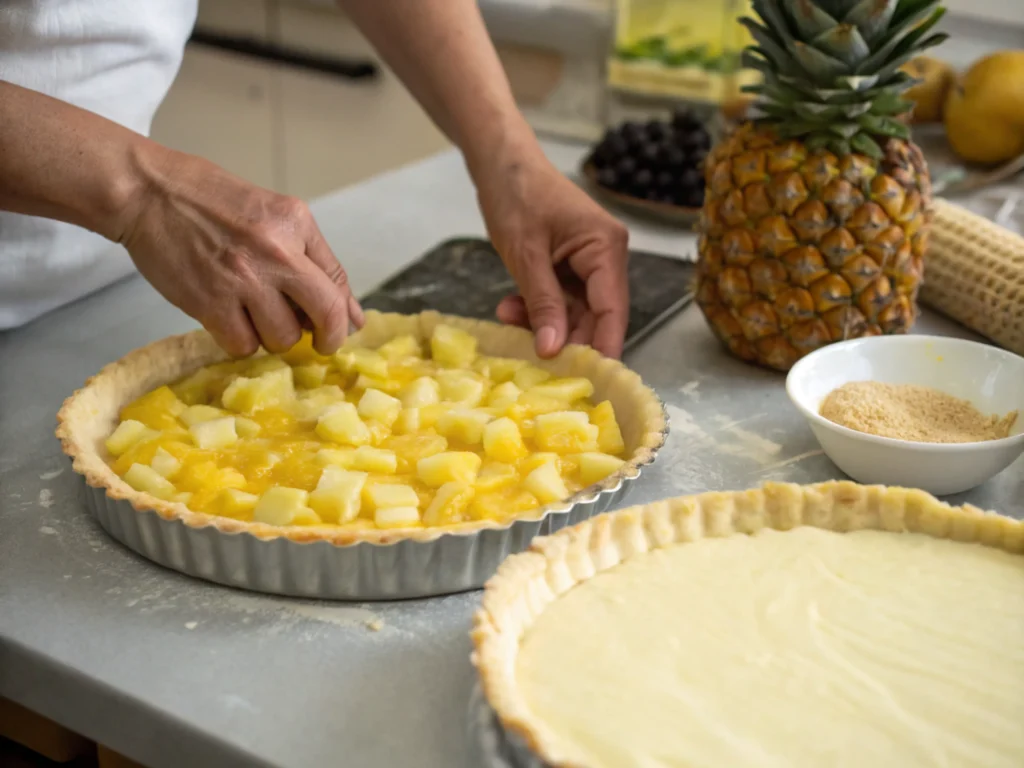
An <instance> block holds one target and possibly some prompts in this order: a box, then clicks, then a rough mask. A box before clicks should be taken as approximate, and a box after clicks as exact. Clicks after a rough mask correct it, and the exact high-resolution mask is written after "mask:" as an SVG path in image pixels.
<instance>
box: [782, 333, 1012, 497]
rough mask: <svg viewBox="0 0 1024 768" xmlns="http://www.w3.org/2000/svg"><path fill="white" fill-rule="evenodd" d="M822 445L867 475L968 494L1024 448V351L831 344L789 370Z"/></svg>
mask: <svg viewBox="0 0 1024 768" xmlns="http://www.w3.org/2000/svg"><path fill="white" fill-rule="evenodd" d="M786 390H787V393H788V394H789V397H790V400H792V402H793V404H794V405H795V406H796V407H797V409H798V410H799V411H800V412H801V413H802V414H803V415H804V417H805V418H806V419H807V423H808V425H809V426H810V428H811V431H812V432H813V433H814V435H815V437H816V438H817V439H818V442H819V443H820V444H821V447H822V449H823V450H824V452H825V453H826V455H827V456H828V457H829V458H830V459H832V461H833V462H834V463H835V464H836V465H837V466H838V467H839V469H841V470H842V471H843V472H845V473H846V474H847V475H849V476H850V477H852V478H854V479H855V480H857V481H859V482H861V483H868V484H873V483H880V484H885V485H896V486H905V487H911V488H921V489H923V490H926V491H928V492H930V493H933V494H938V495H945V494H951V493H959V492H961V491H965V490H968V489H969V488H973V487H974V486H976V485H979V484H981V483H983V482H985V481H987V480H989V479H990V478H992V477H993V476H995V475H996V474H998V473H999V472H1001V471H1002V470H1004V469H1006V467H1008V466H1009V465H1010V464H1012V463H1013V462H1014V461H1015V460H1016V459H1017V458H1018V457H1019V456H1020V455H1021V454H1022V453H1024V424H1022V421H1024V420H1022V419H1020V418H1019V417H1018V413H1019V412H1021V411H1024V358H1022V357H1020V356H1018V355H1015V354H1013V353H1011V352H1007V351H1005V350H1002V349H999V348H997V347H993V346H990V345H988V344H981V343H978V342H973V341H966V340H964V339H954V338H947V337H942V336H916V335H910V336H876V337H870V338H864V339H856V340H853V341H847V342H841V343H839V344H832V345H830V346H827V347H823V348H822V349H819V350H817V351H815V352H813V353H811V354H810V355H807V356H806V357H805V358H803V359H802V360H800V361H799V362H798V363H797V364H796V365H795V366H793V368H792V370H790V372H789V375H788V377H787V379H786Z"/></svg>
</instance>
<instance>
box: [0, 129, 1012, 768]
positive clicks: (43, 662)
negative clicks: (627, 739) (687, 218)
mask: <svg viewBox="0 0 1024 768" xmlns="http://www.w3.org/2000/svg"><path fill="white" fill-rule="evenodd" d="M547 148H548V151H549V154H550V155H551V157H552V158H553V160H554V161H555V162H556V164H557V165H559V166H560V167H561V168H563V169H565V170H569V169H571V168H573V167H574V166H575V164H576V162H577V161H578V159H579V156H580V150H579V149H577V148H574V147H569V146H565V145H558V144H548V146H547ZM314 211H315V213H316V215H317V218H318V220H319V222H320V224H321V227H322V229H323V231H324V234H325V235H326V237H327V239H328V242H330V243H331V245H332V246H333V248H334V250H335V252H336V253H337V255H338V256H339V257H340V258H341V259H342V261H343V262H344V263H345V264H346V265H347V266H348V268H349V271H350V275H351V278H352V282H353V284H354V286H355V289H356V291H357V292H358V293H363V292H365V291H366V290H368V289H370V288H372V287H373V286H374V285H376V284H377V283H379V282H380V281H381V280H382V279H383V278H385V277H386V276H387V275H389V274H390V273H392V272H394V271H395V270H396V269H398V268H400V267H401V266H402V265H404V264H405V263H406V262H408V261H410V260H412V259H413V258H415V257H417V256H418V255H419V254H421V253H422V252H424V251H426V250H427V249H428V248H430V247H431V246H432V245H434V244H436V243H437V242H439V241H441V240H443V239H446V238H448V237H451V236H453V235H479V234H482V233H483V225H482V223H481V221H480V218H479V215H478V213H477V212H476V207H475V201H474V196H473V192H472V189H471V187H470V185H469V182H468V181H467V179H466V178H465V174H464V172H463V170H462V165H461V161H460V160H459V158H458V157H457V156H456V155H454V154H451V153H448V154H444V155H440V156H438V157H436V158H432V159H430V160H427V161H425V162H422V163H419V164H417V165H414V166H410V167H408V168H405V169H403V170H400V171H397V172H394V173H392V174H388V175H385V176H382V177H379V178H377V179H374V180H372V181H370V182H368V183H365V184H362V185H359V186H357V187H353V188H351V189H348V190H344V191H342V192H339V193H337V194H334V195H331V196H329V197H327V198H324V199H322V200H320V201H318V202H317V203H316V204H315V205H314ZM630 223H631V224H633V225H634V226H632V231H633V233H634V237H633V244H634V246H635V247H637V248H641V249H646V250H653V251H660V252H675V253H679V254H686V253H688V252H690V251H692V248H693V238H692V237H691V236H689V235H681V234H679V233H678V232H677V231H675V230H671V229H667V228H666V229H661V228H657V227H653V226H651V225H641V224H639V223H636V222H630ZM192 326H193V323H192V322H191V321H189V320H188V319H187V318H185V317H184V316H182V315H181V314H179V313H177V312H176V311H175V310H174V309H172V308H171V307H169V306H168V305H167V304H165V303H164V302H163V301H162V300H161V299H160V298H159V297H158V296H157V294H156V293H155V292H154V291H153V290H152V289H151V288H150V287H149V286H148V285H146V284H145V283H144V282H142V281H141V280H140V279H132V280H128V281H125V282H123V283H121V284H119V285H116V286H114V287H113V288H110V289H108V290H106V291H103V292H102V293H100V294H97V295H95V296H92V297H90V298H87V299H85V300H83V301H80V302H78V303H76V304H74V305H72V306H70V307H66V308H64V309H62V310H59V311H57V312H55V313H53V314H52V315H49V316H47V317H45V318H43V319H41V320H40V321H37V322H36V323H33V324H32V325H30V326H28V327H27V328H24V329H22V330H19V331H15V332H10V333H7V334H0V696H5V697H8V698H11V699H13V700H15V701H18V702H20V703H22V704H24V705H26V706H28V707H30V708H32V709H34V710H36V711H38V712H40V713H42V714H44V715H46V716H48V717H51V718H53V719H55V720H57V721H58V722H60V723H63V724H65V725H67V726H68V727H70V728H72V729H74V730H76V731H79V732H81V733H82V734H84V735H86V736H88V737H90V738H93V739H95V740H97V741H100V742H102V743H104V744H106V745H108V746H110V747H111V748H113V749H115V750H117V751H119V752H121V753H123V754H125V755H127V756H129V757H131V758H134V759H136V760H139V761H141V762H143V763H145V764H147V765H151V766H154V768H163V767H164V766H167V767H171V766H185V765H188V766H232V765H275V766H321V765H345V766H352V767H353V768H356V767H359V766H444V767H445V768H459V767H460V766H470V765H474V764H475V761H474V758H473V751H472V748H471V745H470V744H469V743H468V741H467V739H466V735H465V720H466V718H465V712H466V704H467V701H468V697H469V692H470V688H471V685H472V681H473V671H472V668H471V666H470V664H469V650H470V646H469V640H468V637H467V629H468V627H469V623H470V619H471V615H472V612H473V610H474V608H475V606H476V604H477V600H478V594H477V593H470V594H464V595H456V596H451V597H446V598H440V599H434V600H422V601H410V602H402V603H388V604H372V605H358V606H357V605H345V604H326V603H318V602H309V601H296V600H287V599H279V598H274V597H267V596H261V595H255V594H248V593H243V592H238V591H234V590H229V589H226V588H222V587H218V586H214V585H209V584H206V583H203V582H200V581H195V580H192V579H189V578H186V577H184V576H180V575H178V574H176V573H173V572H169V571H165V570H163V569H161V568H159V567H157V566H154V565H152V564H150V563H149V562H148V561H146V560H143V559H142V558H140V557H137V556H136V555H134V554H133V553H132V552H130V551H128V550H126V549H124V548H123V547H121V546H120V545H118V544H116V543H115V542H113V541H112V540H111V539H109V538H108V537H107V536H106V535H105V534H104V533H103V531H102V530H100V528H99V527H98V526H97V525H96V523H95V522H94V521H93V520H92V519H91V518H90V517H89V516H88V515H87V514H86V512H85V510H84V509H83V507H82V506H81V504H80V502H79V499H78V491H77V485H76V482H75V478H74V477H73V476H72V473H71V471H70V468H69V466H68V462H67V461H66V460H65V458H64V457H63V455H62V454H61V452H60V449H59V446H58V444H57V441H56V440H55V438H54V437H53V429H54V426H55V424H54V414H55V412H56V410H57V408H58V407H59V405H60V402H61V400H62V399H63V398H64V397H65V396H67V395H68V394H69V393H70V392H71V391H72V390H73V389H75V388H76V387H77V386H79V385H80V384H81V383H82V382H83V381H84V380H85V379H86V377H88V376H89V375H90V374H92V373H94V372H95V371H97V370H98V369H99V368H100V367H101V366H102V365H103V364H104V363H106V362H108V361H111V360H114V359H116V358H117V357H119V356H121V355H122V354H124V353H126V352H128V351H129V350H131V349H133V348H135V347H138V346H140V345H142V344H145V343H146V342H149V341H151V340H154V339H157V338H160V337H163V336H166V335H168V334H170V333H175V332H180V331H182V330H186V329H188V328H190V327H192ZM917 330H918V331H919V332H930V333H942V334H955V335H961V336H967V335H968V334H966V333H965V332H963V331H962V329H959V328H958V327H957V326H955V325H954V324H952V323H950V322H947V321H945V320H942V319H940V318H937V317H935V316H933V315H927V314H926V315H925V316H924V317H923V318H922V320H921V322H920V324H919V326H918V329H917ZM628 362H629V363H630V365H632V366H633V367H634V368H635V369H636V370H638V371H639V372H640V373H641V374H642V375H643V377H644V379H645V380H646V381H647V382H648V383H649V384H650V385H652V386H653V387H655V388H656V389H657V390H658V392H659V393H660V394H661V396H662V397H663V398H664V399H665V401H666V403H667V404H668V407H669V411H670V414H671V416H672V434H671V436H670V438H669V441H668V443H667V445H666V446H665V448H664V450H663V452H662V454H661V456H660V457H659V459H658V462H657V463H656V465H655V466H654V467H653V468H652V470H651V471H650V472H648V473H645V474H644V476H643V478H642V479H641V480H640V482H639V483H638V484H637V485H636V490H635V492H634V494H633V495H632V496H631V497H630V501H631V502H643V501H647V500H651V499H654V498H657V497H660V496H665V495H670V494H680V493H684V492H693V491H701V490H706V489H726V488H740V487H747V486H750V485H754V484H757V483H759V482H761V481H763V480H767V479H779V480H792V481H796V482H807V481H816V480H823V479H827V478H833V477H840V476H841V475H840V473H839V472H838V470H837V469H836V468H835V467H834V466H833V465H832V463H831V462H830V461H828V459H826V458H825V457H824V456H822V454H821V452H820V451H819V450H818V448H817V445H816V443H815V441H814V438H813V437H812V436H811V433H810V431H809V430H808V429H807V427H806V426H805V424H804V422H803V421H802V419H801V418H800V417H799V416H798V415H797V413H796V412H795V411H794V410H793V409H792V408H791V407H790V406H789V403H788V401H787V399H786V396H785V392H784V390H783V378H782V376H780V375H777V374H772V373H769V372H766V371H761V370H759V369H756V368H752V367H749V366H747V365H744V364H742V363H740V362H737V361H735V360H733V359H731V358H729V357H727V356H726V355H725V353H724V352H723V351H722V350H721V349H720V347H719V346H718V344H717V343H716V342H715V341H714V340H713V339H712V337H711V334H710V333H709V332H708V331H707V329H706V327H705V325H704V322H703V320H702V318H701V317H700V315H699V313H698V312H697V311H696V310H694V309H691V310H688V311H687V312H685V313H684V314H682V315H680V316H679V317H677V318H676V319H675V320H674V321H673V322H672V323H670V324H669V325H667V326H665V327H664V328H663V329H662V330H660V331H659V332H658V333H657V334H656V335H655V336H653V337H652V338H651V339H650V340H648V341H647V342H646V343H645V344H644V345H643V346H641V347H640V348H639V349H637V350H636V351H635V352H634V353H633V354H632V356H631V357H630V359H629V360H628ZM962 498H963V499H965V500H970V501H972V502H973V503H975V504H978V505H979V506H983V507H989V508H994V509H998V510H1001V511H1003V512H1006V513H1010V514H1014V515H1016V516H1021V515H1022V513H1024V506H1022V504H1024V501H1022V500H1024V461H1018V462H1017V463H1016V464H1015V465H1014V466H1012V467H1011V468H1010V469H1008V470H1007V471H1006V472H1004V473H1003V474H1002V475H1000V476H999V477H997V478H996V479H994V480H993V481H990V482H989V483H987V484H986V485H985V486H983V487H981V488H979V489H976V490H975V491H973V492H971V493H969V494H964V495H963V497H962ZM955 500H960V497H957V499H955ZM378 621H379V622H380V627H379V630H378V631H374V630H373V629H372V628H371V627H370V626H369V625H370V624H371V623H372V624H374V626H376V625H377V622H378Z"/></svg>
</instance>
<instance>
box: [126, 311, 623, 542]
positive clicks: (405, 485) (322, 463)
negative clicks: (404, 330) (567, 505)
mask: <svg viewBox="0 0 1024 768" xmlns="http://www.w3.org/2000/svg"><path fill="white" fill-rule="evenodd" d="M476 347H477V342H476V339H475V338H474V337H473V336H471V335H469V334H468V333H466V332H464V331H462V330H460V329H458V328H454V327H451V326H447V325H438V326H437V328H436V329H435V331H434V333H433V335H432V337H431V338H430V339H429V341H428V342H427V343H426V344H421V343H420V342H419V341H418V340H417V339H416V338H414V337H412V336H402V337H399V338H395V339H392V340H391V341H389V342H387V343H386V344H384V345H383V346H381V347H380V348H379V349H376V350H374V349H365V348H348V349H342V350H341V351H339V352H338V353H336V354H335V355H333V356H330V357H327V356H323V355H320V354H318V353H316V352H315V351H314V349H313V347H312V342H311V339H310V337H309V336H308V335H306V336H304V337H303V339H302V340H301V341H300V342H299V343H298V344H297V345H296V346H295V347H294V348H293V349H291V350H289V351H288V352H286V353H285V354H283V355H261V356H258V357H253V358H249V359H247V360H239V361H231V362H225V363H218V364H216V365H211V366H207V367H206V368H202V369H200V370H198V371H196V372H195V373H193V374H191V375H190V376H188V377H186V378H184V379H182V380H181V381H178V382H175V383H174V384H171V385H168V386H162V387H159V388H158V389H155V390H153V391H152V392H149V393H147V394H145V395H143V396H142V397H140V398H139V399H138V400H136V401H134V402H133V403H130V404H129V405H127V406H125V407H124V408H123V409H122V411H121V421H120V423H119V424H118V426H117V428H116V429H115V430H114V431H113V432H112V433H111V435H110V436H109V437H108V438H107V441H106V448H107V451H108V453H109V461H110V464H111V466H112V467H113V469H114V471H115V472H117V474H118V475H120V476H121V477H122V478H123V479H124V480H125V482H127V483H128V484H129V485H130V486H132V487H133V488H135V489H136V490H139V491H143V492H145V493H149V494H151V495H153V496H156V497H157V498H160V499H164V500H167V501H173V502H180V503H183V504H185V505H186V506H187V507H188V508H189V509H192V510H194V511H197V512H205V513H208V514H211V515H217V516H220V517H230V518H234V519H237V520H242V521H255V522H262V523H268V524H271V525H281V526H284V525H327V526H336V527H339V528H353V529H355V528H358V529H367V528H379V529H399V528H420V527H439V526H451V525H457V524H459V523H465V522H470V521H474V520H491V521H496V522H509V521H511V520H514V519H515V518H518V517H523V516H526V515H529V514H530V513H531V512H533V511H534V510H536V509H537V508H538V507H540V506H542V505H544V504H549V503H552V502H557V501H560V500H562V499H565V498H567V497H568V496H570V495H572V494H573V493H575V492H576V491H578V490H580V489H581V488H584V487H587V486H589V485H592V484H594V483H597V482H600V481H601V480H603V479H604V478H605V477H607V476H608V475H609V474H612V473H613V472H615V471H617V470H618V469H619V468H620V467H621V466H622V465H623V464H624V463H625V461H624V454H625V451H626V446H625V443H624V442H623V439H622V432H621V430H620V429H619V424H618V422H617V420H616V416H615V411H614V409H613V408H612V405H611V403H610V402H608V401H604V402H598V403H595V402H592V398H593V395H594V386H593V384H592V383H591V382H590V381H588V380H587V379H585V378H556V377H553V376H552V374H550V373H549V372H548V371H545V370H542V369H541V368H538V367H537V366H534V365H531V364H530V363H528V362H526V361H524V360H512V359H507V358H501V357H492V356H490V357H489V356H481V355H478V353H477V348H476Z"/></svg>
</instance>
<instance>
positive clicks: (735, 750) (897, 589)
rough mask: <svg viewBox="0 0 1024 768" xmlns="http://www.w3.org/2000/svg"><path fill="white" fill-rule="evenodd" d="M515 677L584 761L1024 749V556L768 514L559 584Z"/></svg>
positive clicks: (793, 761)
mask: <svg viewBox="0 0 1024 768" xmlns="http://www.w3.org/2000/svg"><path fill="white" fill-rule="evenodd" d="M556 605H557V610H553V609H548V610H546V611H544V612H543V613H542V614H541V615H540V617H539V618H538V619H537V621H536V622H535V624H534V625H533V626H532V627H531V628H530V629H529V630H528V631H527V633H526V636H525V637H524V638H523V640H522V644H521V648H520V651H519V655H518V659H517V669H516V675H517V679H518V682H519V685H520V686H521V688H522V690H523V694H524V696H525V698H526V701H527V703H528V705H529V706H530V708H531V709H532V710H533V711H534V714H535V715H536V717H537V719H538V720H539V721H541V722H543V723H545V725H546V726H547V728H548V729H549V732H550V733H552V734H553V735H554V736H555V738H556V739H557V740H558V741H559V742H561V743H560V744H559V746H560V749H559V751H560V752H561V753H562V754H564V755H567V756H569V757H570V759H571V761H572V762H573V763H578V764H583V765H587V766H592V767H594V768H596V767H598V766H616V767H621V766H638V767H643V768H654V767H655V766H659V767H660V766H666V767H667V766H677V767H678V766H731V767H739V766H758V768H776V767H777V768H801V767H802V766H808V767H810V766H815V767H818V766H830V767H838V766H849V767H850V768H863V767H864V766H872V768H886V767H888V766H892V767H893V768H896V767H897V766H898V767H899V768H911V767H912V766H929V768H932V767H935V766H950V767H953V766H986V767H987V768H997V767H998V766H1007V768H1009V767H1010V766H1014V767H1015V768H1019V767H1020V766H1021V764H1022V762H1021V761H1022V760H1024V725H1022V724H1024V558H1021V557H1020V556H1016V555H1012V554H1009V553H1007V552H1004V551H1001V550H997V549H994V548H989V547H984V546H982V545H978V544H964V543H959V542H953V541H947V540H941V539H935V538H932V537H929V536H924V535H919V534H910V533H908V534H903V535H893V534H892V533H884V532H877V531H858V532H854V533H843V534H840V533H833V532H829V531H825V530H821V529H817V528H810V527H805V528H798V529H795V530H792V531H788V532H779V531H774V530H765V531H762V532H760V533H758V534H757V535H754V536H741V535H737V536H731V537H728V538H721V539H706V540H703V541H701V542H700V543H699V544H698V545H687V544H682V545H675V546H672V547H669V548H666V549H661V550H656V551H653V552H651V553H649V554H647V555H645V556H642V557H636V558H633V559H631V560H629V561H627V562H625V563H624V564H622V565H620V566H618V567H617V568H614V569H612V570H609V571H606V572H603V573H600V574H598V575H596V576H594V577H593V578H591V579H589V580H588V581H586V582H584V583H582V584H580V585H578V586H576V587H575V588H573V589H572V590H570V591H569V592H568V593H566V594H565V595H563V596H562V597H560V598H559V599H558V601H557V603H556Z"/></svg>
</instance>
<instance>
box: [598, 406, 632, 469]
mask: <svg viewBox="0 0 1024 768" xmlns="http://www.w3.org/2000/svg"><path fill="white" fill-rule="evenodd" d="M590 422H591V423H592V424H596V425H597V447H598V448H599V449H600V450H601V452H602V453H609V454H611V455H613V456H618V455H620V454H622V453H625V451H626V444H625V442H623V440H622V431H621V430H620V429H619V422H618V421H616V419H615V409H614V408H612V404H611V403H610V402H609V401H608V400H605V401H604V402H603V403H598V404H597V405H595V406H594V407H593V408H592V409H591V411H590Z"/></svg>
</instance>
